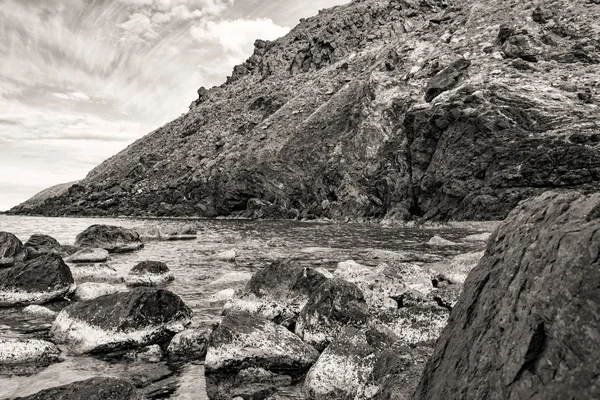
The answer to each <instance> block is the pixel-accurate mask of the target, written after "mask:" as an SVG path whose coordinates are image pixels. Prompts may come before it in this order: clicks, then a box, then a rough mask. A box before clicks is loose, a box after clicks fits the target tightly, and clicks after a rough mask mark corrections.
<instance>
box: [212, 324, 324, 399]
mask: <svg viewBox="0 0 600 400" xmlns="http://www.w3.org/2000/svg"><path fill="white" fill-rule="evenodd" d="M318 355H319V353H318V352H317V351H316V350H315V349H314V348H313V347H311V346H309V345H307V344H305V343H303V342H302V341H301V340H300V339H299V338H298V337H297V336H295V335H294V334H293V333H291V332H290V331H288V330H287V329H285V328H284V327H282V326H279V325H277V324H274V323H273V322H270V321H267V320H265V319H262V318H258V317H255V316H252V315H250V314H229V315H227V316H225V317H224V318H223V320H222V321H221V323H220V324H219V326H218V327H217V328H216V329H215V331H214V332H213V333H212V335H211V337H210V342H209V345H208V350H207V353H206V361H205V370H206V381H207V392H208V396H209V398H211V399H231V398H233V397H235V396H238V395H243V396H245V397H250V398H264V397H266V396H267V395H268V394H270V393H273V392H274V391H275V390H276V388H277V387H280V386H282V385H289V384H290V383H291V382H293V381H295V380H297V379H298V378H300V377H301V376H302V374H303V373H304V372H305V371H306V370H307V369H308V368H309V367H310V366H311V365H312V364H313V363H314V362H315V361H316V360H317V357H318Z"/></svg>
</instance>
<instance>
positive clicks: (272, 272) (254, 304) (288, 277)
mask: <svg viewBox="0 0 600 400" xmlns="http://www.w3.org/2000/svg"><path fill="white" fill-rule="evenodd" d="M326 280H327V278H325V277H324V276H323V275H322V274H321V273H319V272H317V271H315V270H314V269H312V268H305V267H303V266H301V265H300V264H299V263H297V262H293V261H277V262H274V263H272V264H271V265H269V266H267V267H266V268H263V269H262V270H260V271H258V272H257V273H255V274H254V276H252V278H251V279H250V281H249V282H248V284H247V285H246V288H245V289H244V290H243V291H242V292H241V294H240V295H239V296H236V297H235V298H234V299H232V300H231V301H230V302H228V303H227V304H226V305H225V307H224V309H223V310H224V312H249V313H251V314H255V315H259V316H261V317H263V318H265V319H268V320H271V321H274V322H275V323H277V324H283V325H285V326H286V327H288V328H291V329H292V330H293V328H294V325H295V322H296V317H297V316H298V314H299V313H300V310H302V308H303V307H304V306H305V305H306V303H307V302H308V299H309V297H310V296H311V295H312V294H313V293H314V291H315V290H316V289H317V288H318V287H319V286H320V285H321V284H323V282H325V281H326Z"/></svg>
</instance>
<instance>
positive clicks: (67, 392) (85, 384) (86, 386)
mask: <svg viewBox="0 0 600 400" xmlns="http://www.w3.org/2000/svg"><path fill="white" fill-rule="evenodd" d="M143 398H144V396H142V394H141V393H140V392H138V390H137V389H136V388H135V386H133V385H132V384H131V383H129V382H128V381H125V380H122V379H117V378H105V377H100V378H91V379H87V380H85V381H79V382H74V383H70V384H68V385H63V386H57V387H53V388H50V389H45V390H42V391H40V392H37V393H36V394H33V395H31V396H27V397H22V398H21V400H81V399H86V400H108V399H110V400H142V399H143Z"/></svg>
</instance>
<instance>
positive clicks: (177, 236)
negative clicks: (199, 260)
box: [160, 225, 198, 240]
mask: <svg viewBox="0 0 600 400" xmlns="http://www.w3.org/2000/svg"><path fill="white" fill-rule="evenodd" d="M160 236H161V239H163V240H196V239H197V238H198V235H197V229H196V227H195V226H193V225H186V226H184V227H182V228H175V229H172V230H170V231H167V232H164V233H163V232H161V235H160Z"/></svg>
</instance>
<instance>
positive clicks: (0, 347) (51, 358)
mask: <svg viewBox="0 0 600 400" xmlns="http://www.w3.org/2000/svg"><path fill="white" fill-rule="evenodd" d="M59 358H60V351H59V350H58V348H57V347H56V346H55V345H54V344H52V343H50V342H47V341H45V340H39V339H0V368H2V367H9V368H10V367H14V366H20V365H27V364H33V365H36V366H48V365H50V364H52V363H55V362H57V361H59Z"/></svg>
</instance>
